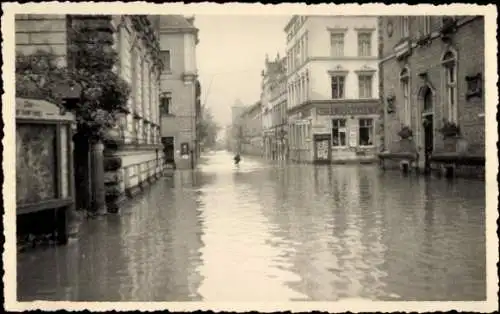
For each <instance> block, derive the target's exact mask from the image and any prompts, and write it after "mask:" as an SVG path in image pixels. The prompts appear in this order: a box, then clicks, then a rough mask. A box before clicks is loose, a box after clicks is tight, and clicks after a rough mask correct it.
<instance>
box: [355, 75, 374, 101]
mask: <svg viewBox="0 0 500 314" xmlns="http://www.w3.org/2000/svg"><path fill="white" fill-rule="evenodd" d="M358 83H359V98H372V76H371V75H360V76H358Z"/></svg>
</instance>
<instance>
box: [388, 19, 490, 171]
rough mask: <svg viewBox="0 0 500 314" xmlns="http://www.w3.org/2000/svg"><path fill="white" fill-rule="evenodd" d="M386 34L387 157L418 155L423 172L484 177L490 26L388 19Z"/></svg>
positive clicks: (458, 21)
mask: <svg viewBox="0 0 500 314" xmlns="http://www.w3.org/2000/svg"><path fill="white" fill-rule="evenodd" d="M380 30H381V32H380V35H381V39H382V41H381V43H382V44H381V46H380V50H381V56H382V59H381V62H380V71H381V77H382V79H383V84H382V89H381V95H380V97H381V98H382V100H383V103H384V114H383V120H384V129H383V133H384V146H385V150H386V151H388V152H389V153H390V152H393V153H405V152H407V151H408V150H412V151H413V152H414V153H416V157H417V158H416V160H415V161H416V162H415V166H417V167H418V168H419V169H425V170H430V169H431V168H441V167H442V166H446V167H451V168H453V169H455V170H457V172H468V173H470V172H471V171H472V173H474V172H479V173H481V172H483V171H484V150H485V142H484V141H485V121H484V112H485V100H484V94H483V90H482V80H483V76H484V62H485V57H484V45H485V41H484V18H483V17H481V16H384V17H380ZM402 128H406V129H407V131H408V130H409V131H411V132H407V133H409V134H411V136H410V137H409V140H410V142H411V146H409V147H406V148H405V147H401V146H402V145H401V139H400V137H401V134H398V133H400V131H401V129H402ZM440 131H441V132H440ZM405 137H407V136H405ZM459 155H460V158H458V157H457V156H459ZM458 159H460V160H462V161H464V162H465V163H466V164H468V165H460V164H458V162H457V160H458ZM473 164H474V165H475V166H471V165H473ZM455 166H457V167H456V168H455ZM477 167H479V169H478V168H477ZM481 169H482V170H481Z"/></svg>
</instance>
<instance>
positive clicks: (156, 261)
mask: <svg viewBox="0 0 500 314" xmlns="http://www.w3.org/2000/svg"><path fill="white" fill-rule="evenodd" d="M484 186H485V184H484V182H481V181H477V182H476V181H465V180H457V181H455V182H453V183H450V182H447V181H445V180H440V179H426V178H423V177H419V178H416V177H403V176H402V175H401V174H400V173H398V172H386V173H383V172H381V171H380V170H379V169H378V168H377V167H376V166H371V165H362V166H360V165H331V166H313V165H296V164H286V163H284V162H282V163H268V162H264V161H261V160H259V159H252V158H251V157H243V160H242V162H241V164H240V165H239V166H235V165H233V163H232V155H231V154H229V153H227V152H217V153H214V154H209V155H206V156H205V157H204V158H203V161H202V164H201V165H200V167H199V169H198V170H196V171H184V170H183V171H177V172H176V173H175V174H174V175H173V177H164V178H162V179H161V180H160V181H159V182H158V183H156V184H154V185H153V186H151V187H150V188H149V189H148V190H147V191H146V192H145V193H144V195H142V196H139V197H137V198H136V199H134V200H133V201H131V202H130V203H129V204H127V206H126V208H124V209H123V210H122V211H121V212H120V214H119V215H107V216H105V217H100V218H97V219H90V220H87V221H85V222H84V224H83V225H82V227H81V233H80V236H79V238H78V239H74V240H72V241H71V242H70V244H68V245H67V246H65V247H56V248H53V247H52V248H46V249H35V250H32V251H29V252H26V253H22V254H20V255H19V256H18V269H17V272H18V273H17V276H18V299H19V300H20V301H30V300H71V301H190V300H193V301H290V300H305V301H336V300H340V299H344V298H366V299H371V300H405V301H408V300H416V301H434V300H461V301H465V300H484V299H486V283H485V281H486V279H485V278H486V273H485V268H486V267H485V259H486V258H485V254H486V249H485V232H484V230H485V221H484V220H485V196H484Z"/></svg>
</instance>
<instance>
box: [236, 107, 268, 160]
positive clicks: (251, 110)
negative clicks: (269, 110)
mask: <svg viewBox="0 0 500 314" xmlns="http://www.w3.org/2000/svg"><path fill="white" fill-rule="evenodd" d="M241 124H242V135H243V136H242V137H243V141H242V147H241V152H242V153H243V154H248V155H255V156H261V155H262V152H263V145H262V111H261V102H260V101H258V102H257V103H255V104H253V105H252V106H249V107H248V108H247V109H246V110H245V111H244V112H243V113H242V118H241Z"/></svg>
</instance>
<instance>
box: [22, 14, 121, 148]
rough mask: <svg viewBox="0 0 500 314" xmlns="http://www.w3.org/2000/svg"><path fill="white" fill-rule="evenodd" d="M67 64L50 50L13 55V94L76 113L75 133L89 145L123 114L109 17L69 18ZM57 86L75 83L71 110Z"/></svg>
mask: <svg viewBox="0 0 500 314" xmlns="http://www.w3.org/2000/svg"><path fill="white" fill-rule="evenodd" d="M68 22H69V23H68V24H69V26H70V27H69V29H68V54H67V57H66V61H67V65H61V62H59V61H60V59H59V57H58V56H56V55H55V54H54V53H53V52H52V51H37V52H35V53H34V54H32V55H21V54H20V55H17V56H16V96H17V97H26V98H38V99H45V100H47V101H51V102H54V103H57V104H61V105H63V106H65V105H66V106H69V107H68V109H69V110H71V111H73V112H74V113H75V115H76V119H77V125H78V131H77V132H78V133H79V135H83V136H84V137H85V138H88V139H89V140H90V141H94V142H95V141H98V140H101V139H104V138H105V137H106V134H107V131H108V130H109V129H110V128H112V127H113V126H115V124H116V123H117V116H118V113H120V112H123V111H126V105H127V100H128V99H129V96H130V87H129V86H128V83H127V82H125V81H124V80H123V79H122V78H121V77H120V76H119V75H118V73H116V71H115V68H114V67H115V66H116V64H117V62H118V54H117V52H116V51H115V50H114V49H113V30H112V29H111V24H110V17H109V16H84V15H81V16H76V17H71V16H69V17H68ZM60 84H68V85H69V86H71V85H77V86H80V87H81V94H80V97H79V99H78V103H77V104H76V106H70V104H66V103H64V102H63V101H62V100H63V95H62V91H60V90H58V86H60Z"/></svg>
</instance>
